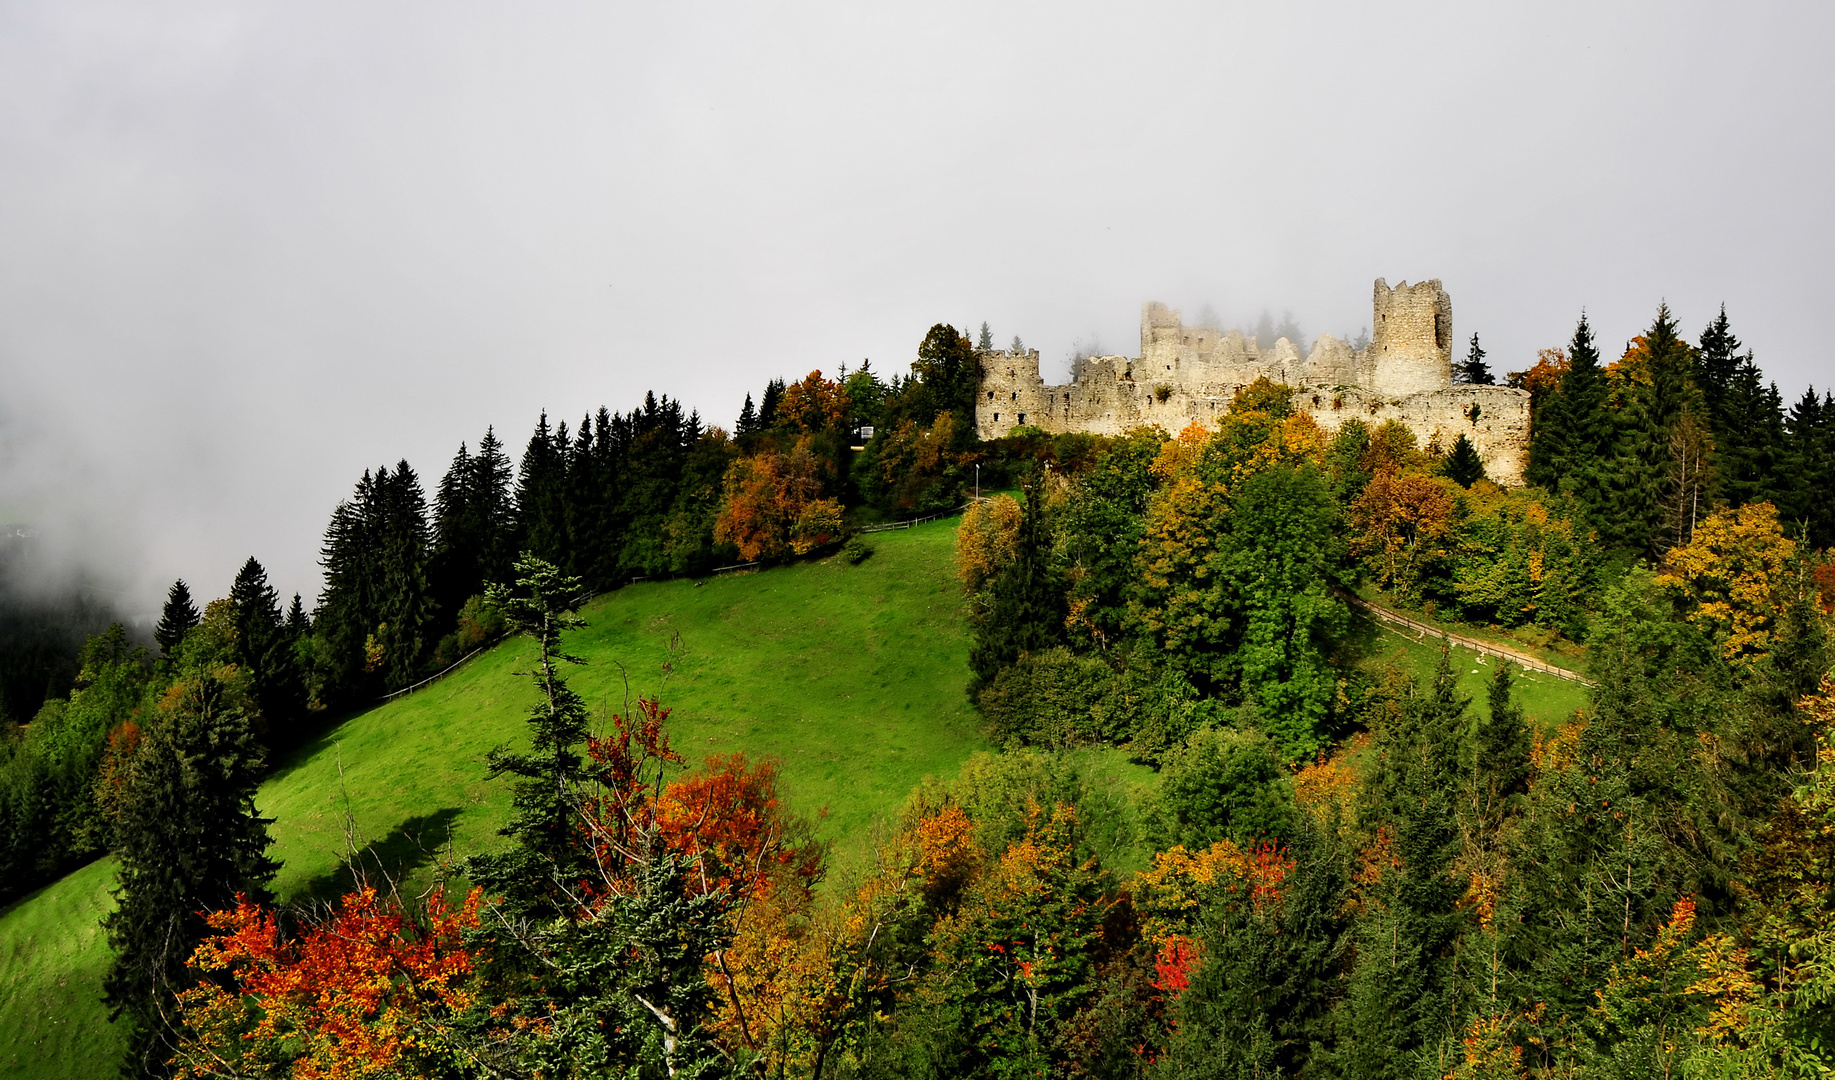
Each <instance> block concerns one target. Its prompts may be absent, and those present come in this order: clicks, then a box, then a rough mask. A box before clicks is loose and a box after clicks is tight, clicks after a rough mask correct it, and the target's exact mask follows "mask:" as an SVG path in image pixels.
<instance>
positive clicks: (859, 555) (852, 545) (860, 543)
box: [841, 536, 873, 566]
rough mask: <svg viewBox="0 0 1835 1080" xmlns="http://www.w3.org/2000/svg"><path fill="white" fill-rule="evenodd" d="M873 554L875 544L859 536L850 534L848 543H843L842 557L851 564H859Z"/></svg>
mask: <svg viewBox="0 0 1835 1080" xmlns="http://www.w3.org/2000/svg"><path fill="white" fill-rule="evenodd" d="M871 554H873V546H872V545H871V544H869V543H867V542H866V541H865V540H862V539H861V538H860V537H858V536H850V537H848V538H847V543H845V544H842V545H841V557H842V558H844V559H846V560H847V561H848V563H849V564H850V565H853V566H859V565H860V564H861V563H863V562H865V561H866V560H867V556H869V555H871Z"/></svg>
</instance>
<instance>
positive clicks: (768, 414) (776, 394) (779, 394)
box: [758, 379, 785, 431]
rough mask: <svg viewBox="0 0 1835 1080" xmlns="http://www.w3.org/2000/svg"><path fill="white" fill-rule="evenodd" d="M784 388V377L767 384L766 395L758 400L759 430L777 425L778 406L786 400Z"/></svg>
mask: <svg viewBox="0 0 1835 1080" xmlns="http://www.w3.org/2000/svg"><path fill="white" fill-rule="evenodd" d="M784 389H785V387H784V380H782V379H772V380H771V381H770V382H768V383H766V384H765V396H764V397H763V398H761V399H760V400H759V402H758V430H760V431H770V430H771V429H772V428H774V427H776V426H777V406H778V403H779V402H781V401H783V400H784Z"/></svg>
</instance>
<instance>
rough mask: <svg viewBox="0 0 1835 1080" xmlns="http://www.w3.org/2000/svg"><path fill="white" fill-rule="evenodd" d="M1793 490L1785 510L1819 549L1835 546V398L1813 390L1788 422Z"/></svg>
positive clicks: (1787, 449) (1796, 528) (1788, 466)
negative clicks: (1818, 394)
mask: <svg viewBox="0 0 1835 1080" xmlns="http://www.w3.org/2000/svg"><path fill="white" fill-rule="evenodd" d="M1784 429H1785V448H1784V453H1783V455H1782V456H1783V458H1784V466H1785V468H1784V472H1785V475H1786V476H1787V477H1788V479H1787V481H1786V487H1787V492H1786V493H1785V498H1784V500H1783V504H1784V505H1782V506H1780V507H1779V510H1780V511H1782V513H1783V516H1784V518H1785V520H1786V521H1788V522H1789V523H1790V524H1789V528H1790V530H1791V531H1792V532H1793V533H1795V532H1802V533H1803V534H1804V535H1805V536H1806V537H1807V538H1808V540H1809V542H1810V544H1811V546H1813V547H1827V546H1829V545H1831V544H1835V499H1831V498H1830V497H1829V493H1830V492H1831V491H1835V398H1830V397H1828V396H1826V395H1825V396H1824V397H1822V398H1818V397H1817V396H1816V388H1815V387H1814V386H1811V387H1810V388H1808V389H1807V390H1805V391H1804V392H1803V396H1802V397H1800V398H1798V399H1797V403H1796V404H1795V405H1793V406H1791V409H1790V415H1789V416H1788V417H1787V418H1786V419H1785V421H1784Z"/></svg>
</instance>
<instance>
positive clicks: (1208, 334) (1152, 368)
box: [976, 278, 1529, 484]
mask: <svg viewBox="0 0 1835 1080" xmlns="http://www.w3.org/2000/svg"><path fill="white" fill-rule="evenodd" d="M1373 316H1374V317H1373V326H1374V328H1375V333H1374V334H1373V335H1372V340H1371V343H1370V345H1369V346H1368V347H1367V348H1365V349H1361V350H1353V349H1352V348H1351V347H1350V346H1349V345H1348V344H1346V343H1344V342H1342V341H1339V340H1337V339H1335V338H1333V337H1332V336H1331V335H1329V334H1327V335H1323V336H1321V337H1320V338H1319V339H1318V341H1317V342H1315V343H1314V345H1313V348H1312V351H1311V353H1309V354H1308V355H1307V356H1305V357H1304V358H1302V357H1301V355H1300V352H1299V349H1298V348H1297V347H1296V346H1295V345H1294V343H1293V342H1290V341H1288V340H1287V339H1286V338H1282V339H1280V340H1279V341H1277V342H1275V343H1274V345H1273V346H1272V347H1271V348H1269V349H1267V350H1262V349H1260V348H1259V347H1258V346H1257V344H1256V342H1255V340H1254V339H1253V338H1246V337H1244V336H1243V335H1242V334H1241V333H1239V332H1237V331H1234V330H1230V331H1220V330H1214V329H1209V328H1205V327H1187V326H1185V325H1184V324H1183V322H1182V321H1181V320H1180V318H1179V313H1178V312H1176V311H1174V310H1172V309H1170V308H1168V307H1166V305H1164V304H1159V303H1149V304H1147V305H1145V306H1144V307H1143V309H1142V312H1141V355H1140V356H1139V357H1126V356H1100V357H1091V358H1088V359H1086V360H1084V361H1083V362H1082V364H1081V366H1080V369H1079V372H1078V376H1077V378H1076V379H1075V380H1074V381H1072V382H1070V383H1067V384H1064V385H1062V386H1055V385H1048V384H1046V383H1045V381H1044V379H1043V378H1042V377H1041V376H1040V374H1039V354H1038V350H1036V349H1029V350H1026V351H1025V352H1022V353H1013V352H1006V351H988V352H983V353H981V354H980V357H981V367H982V373H981V394H980V397H979V398H978V400H977V403H976V428H977V430H978V432H979V433H980V435H981V437H982V438H984V439H994V438H1000V437H1002V436H1004V435H1006V434H1008V433H1009V432H1011V431H1012V430H1013V429H1014V428H1015V427H1018V426H1020V425H1022V424H1024V425H1030V426H1033V427H1037V428H1040V429H1042V430H1044V431H1047V432H1053V433H1056V432H1065V431H1085V432H1090V433H1093V434H1099V435H1119V434H1121V433H1123V432H1125V431H1128V430H1130V429H1132V428H1137V427H1143V426H1158V427H1160V428H1162V429H1164V430H1165V431H1167V432H1168V433H1176V432H1178V431H1180V430H1183V429H1184V428H1185V427H1186V426H1188V425H1189V424H1191V423H1193V422H1197V423H1200V424H1203V425H1205V426H1207V427H1212V428H1214V427H1216V426H1217V424H1218V422H1219V421H1220V420H1221V419H1222V417H1223V416H1224V414H1225V413H1227V412H1228V411H1229V403H1230V400H1231V399H1232V398H1233V397H1234V396H1235V394H1236V392H1237V391H1238V390H1240V389H1242V388H1243V387H1245V386H1247V385H1249V384H1250V383H1252V382H1254V381H1255V380H1256V379H1258V378H1262V377H1266V378H1268V379H1271V380H1273V381H1275V382H1280V383H1285V384H1287V385H1289V386H1292V387H1295V388H1296V390H1297V392H1296V393H1295V395H1294V405H1295V407H1296V408H1297V409H1300V410H1301V411H1304V412H1307V413H1308V414H1310V415H1311V416H1312V418H1313V419H1314V420H1315V421H1316V422H1317V423H1318V424H1319V426H1320V427H1321V428H1323V429H1324V430H1325V431H1327V432H1336V431H1337V430H1338V429H1339V428H1340V427H1341V426H1343V425H1344V423H1345V422H1347V421H1349V420H1351V419H1353V418H1355V419H1359V420H1362V421H1363V422H1364V423H1366V424H1368V425H1370V426H1371V427H1373V428H1374V427H1376V426H1378V425H1380V424H1382V423H1383V422H1385V421H1388V420H1395V421H1398V422H1400V423H1402V424H1405V425H1407V426H1408V428H1409V429H1410V430H1411V431H1413V432H1414V434H1415V438H1416V440H1417V441H1418V442H1419V444H1420V445H1421V446H1422V447H1423V448H1427V449H1434V450H1438V451H1441V452H1444V451H1445V450H1447V449H1448V448H1450V447H1451V446H1452V444H1453V442H1454V440H1456V439H1457V438H1458V437H1459V435H1460V434H1462V433H1463V434H1464V435H1465V436H1466V437H1467V438H1468V439H1469V440H1471V442H1472V445H1473V446H1474V447H1475V448H1476V449H1477V451H1478V454H1479V457H1480V458H1481V459H1483V461H1484V463H1485V473H1486V475H1488V476H1489V477H1491V479H1493V480H1496V481H1497V482H1499V483H1502V484H1521V483H1522V482H1523V466H1524V461H1525V457H1526V455H1527V450H1528V446H1529V395H1528V393H1526V392H1525V391H1522V390H1516V389H1512V388H1510V387H1504V386H1469V385H1454V384H1453V381H1452V303H1451V301H1450V300H1449V299H1448V297H1447V295H1446V292H1445V291H1444V290H1443V289H1442V288H1441V287H1440V283H1439V282H1438V281H1424V282H1421V283H1420V284H1417V285H1414V286H1410V285H1408V284H1407V283H1406V282H1403V283H1402V284H1400V285H1397V286H1396V287H1395V288H1393V289H1391V288H1390V287H1389V286H1388V285H1387V284H1386V283H1385V282H1384V281H1383V280H1382V279H1381V278H1378V279H1377V280H1376V288H1375V300H1374V312H1373Z"/></svg>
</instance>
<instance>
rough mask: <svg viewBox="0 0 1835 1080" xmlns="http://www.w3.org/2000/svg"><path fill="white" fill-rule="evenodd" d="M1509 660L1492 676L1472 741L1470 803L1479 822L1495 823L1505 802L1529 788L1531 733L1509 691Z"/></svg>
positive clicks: (1502, 661) (1504, 661)
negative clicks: (1481, 715) (1484, 709)
mask: <svg viewBox="0 0 1835 1080" xmlns="http://www.w3.org/2000/svg"><path fill="white" fill-rule="evenodd" d="M1512 682H1513V680H1512V679H1511V677H1510V662H1509V661H1507V660H1499V661H1498V662H1497V670H1496V672H1495V673H1493V674H1492V676H1491V688H1490V693H1489V695H1488V696H1487V699H1486V705H1487V709H1486V714H1485V715H1484V716H1483V717H1481V718H1480V720H1479V723H1478V730H1477V731H1476V732H1475V733H1474V737H1473V740H1472V782H1471V785H1470V786H1471V791H1472V802H1473V806H1474V809H1475V811H1476V812H1477V816H1478V819H1479V821H1480V822H1481V823H1487V824H1490V825H1495V823H1496V821H1497V818H1498V816H1499V815H1500V814H1501V813H1502V812H1503V807H1504V804H1505V802H1506V801H1507V800H1509V799H1510V798H1511V797H1512V796H1517V795H1521V794H1523V793H1524V792H1526V791H1528V790H1529V751H1530V746H1531V742H1532V740H1531V736H1530V732H1529V723H1528V721H1527V720H1525V719H1524V717H1523V708H1522V706H1521V705H1519V704H1517V702H1516V698H1515V696H1514V695H1512V693H1511V685H1512Z"/></svg>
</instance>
